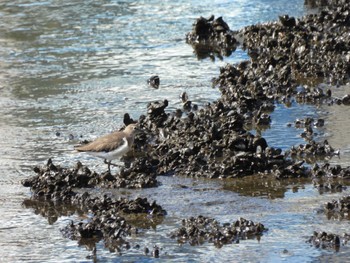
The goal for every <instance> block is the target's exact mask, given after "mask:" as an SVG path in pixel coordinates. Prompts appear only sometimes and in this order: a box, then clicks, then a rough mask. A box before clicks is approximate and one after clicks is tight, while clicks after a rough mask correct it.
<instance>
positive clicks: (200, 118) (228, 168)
mask: <svg viewBox="0 0 350 263" xmlns="http://www.w3.org/2000/svg"><path fill="white" fill-rule="evenodd" d="M329 2H331V1H329ZM308 4H310V5H317V4H318V3H317V1H314V2H313V3H308ZM349 27H350V5H349V4H348V3H346V1H334V3H328V6H325V7H321V11H320V12H319V13H318V14H314V15H308V16H305V17H303V18H299V19H298V18H293V17H289V16H287V15H281V17H280V19H279V21H276V22H273V23H267V24H259V25H252V26H249V27H246V28H243V29H241V30H239V31H237V32H233V31H231V30H230V28H229V26H228V25H227V24H226V23H225V21H224V20H223V19H222V18H220V17H218V18H215V17H214V16H212V17H210V18H207V19H206V18H203V17H201V18H199V19H197V21H196V22H195V23H194V25H193V31H192V32H190V33H188V34H187V36H186V40H187V42H188V43H189V44H191V45H193V47H194V50H195V53H196V54H200V56H209V57H210V56H214V57H215V56H226V55H229V54H231V53H232V52H234V50H235V48H236V47H237V46H238V45H241V46H242V47H243V48H244V49H245V50H246V51H247V52H248V54H249V55H250V57H251V59H250V60H249V61H243V62H241V63H239V64H237V65H232V64H228V65H227V66H225V67H223V68H221V70H220V75H219V76H218V77H217V78H215V79H214V80H213V86H215V87H216V88H218V89H220V91H221V94H222V95H221V98H220V99H218V100H217V101H215V102H213V103H210V104H208V105H206V106H205V107H202V108H198V107H197V106H196V105H195V104H193V103H192V102H191V100H190V98H188V97H187V96H184V99H183V103H184V105H183V106H184V107H183V108H182V109H177V110H176V111H174V112H171V113H169V112H166V108H167V106H168V102H167V101H166V100H164V101H159V102H155V103H151V104H149V105H148V107H147V113H146V114H145V115H143V116H141V117H140V118H139V120H138V123H139V127H140V128H141V129H142V130H143V133H141V134H139V135H138V136H137V137H136V139H135V140H136V143H135V149H134V154H133V155H132V156H128V157H126V158H125V159H124V161H125V163H126V166H125V168H122V169H121V170H120V171H119V172H117V173H116V174H110V173H108V172H106V173H102V174H98V173H96V172H92V171H91V170H90V169H89V168H88V167H87V166H85V165H82V164H81V163H77V165H76V167H72V168H62V167H60V166H59V165H56V164H54V163H53V162H52V161H51V160H49V161H48V162H47V164H46V165H45V166H38V167H36V168H34V172H35V173H36V175H34V176H32V177H30V178H28V179H25V180H24V181H23V182H22V183H23V185H24V186H26V187H30V188H31V191H32V193H33V195H32V199H33V200H32V201H33V203H30V202H29V201H28V200H27V201H26V202H25V203H26V204H27V205H28V207H33V206H35V205H38V203H35V201H38V202H39V201H40V203H41V204H45V203H53V204H54V205H59V206H63V207H64V206H69V207H76V208H73V209H72V211H82V212H83V213H84V211H85V212H86V213H87V212H89V213H90V214H91V215H90V217H89V220H87V221H84V222H83V221H81V222H71V224H69V225H67V227H66V228H65V229H62V230H61V231H62V233H63V235H64V236H65V237H67V238H70V239H73V240H78V243H87V244H89V248H90V249H91V250H92V252H93V253H92V257H94V244H96V243H97V242H99V241H100V240H103V242H104V244H105V246H106V247H107V248H108V249H110V251H114V252H118V253H127V250H128V249H130V247H134V246H137V244H131V243H130V242H129V241H128V238H129V237H130V236H132V235H137V234H138V227H135V226H134V225H135V224H134V223H131V222H132V220H129V219H128V214H137V215H138V214H140V215H147V216H144V217H143V218H141V217H140V218H141V219H140V220H138V219H136V221H142V222H144V224H145V225H152V224H153V223H154V222H156V224H161V222H162V218H163V217H166V216H167V215H166V214H167V213H166V211H165V210H164V209H163V208H162V207H161V206H159V205H157V203H156V201H153V202H151V203H150V202H149V201H148V200H147V199H145V198H141V197H140V198H137V199H134V200H128V199H125V198H120V197H118V196H110V195H105V194H104V193H103V191H101V196H95V195H91V194H90V193H89V189H99V188H101V189H105V188H107V189H108V188H131V189H132V188H144V187H157V186H158V185H159V182H158V181H157V177H158V176H185V177H191V178H209V179H211V178H219V179H223V180H227V179H233V180H234V179H235V178H242V177H243V178H244V177H247V176H249V177H251V176H259V177H261V178H262V180H264V178H269V180H270V179H272V180H282V181H283V180H286V179H288V180H299V179H301V178H303V179H304V178H305V179H307V180H310V182H311V181H312V182H314V184H315V186H316V187H318V188H319V189H321V190H324V191H327V189H329V190H330V191H331V190H335V191H336V190H338V191H341V190H342V189H344V188H346V185H347V184H348V182H347V180H348V179H349V178H350V168H349V167H341V166H339V165H338V166H332V165H329V164H328V163H327V160H328V159H330V158H332V157H334V156H338V155H339V152H338V151H337V149H334V148H333V147H332V146H331V145H329V143H328V142H327V141H318V138H317V133H316V132H314V131H316V130H317V128H318V126H320V125H324V124H322V119H316V120H315V119H309V120H295V123H294V124H291V125H295V126H296V127H299V128H301V129H302V133H303V135H302V136H303V138H304V139H305V144H304V145H299V146H296V147H293V148H291V149H290V150H288V151H282V150H281V149H280V148H278V145H268V144H267V142H266V140H265V139H264V138H263V137H262V136H261V135H260V134H259V132H256V133H253V132H252V130H255V131H259V130H262V129H268V127H269V125H270V123H271V116H270V113H271V112H273V110H274V107H275V104H276V103H283V104H285V105H288V104H289V103H291V102H292V101H296V102H298V103H300V104H313V105H322V104H327V105H340V104H342V105H345V106H346V105H349V104H350V103H349V101H350V99H349V96H350V95H344V96H343V97H340V98H338V97H334V96H333V95H332V94H333V92H332V90H333V89H334V88H336V87H337V85H342V84H344V83H346V82H348V81H349V72H350V44H349V43H350V35H349V34H348V32H349ZM203 49H204V51H203ZM125 124H127V123H125ZM135 153H136V154H135ZM135 156H136V157H135ZM102 193H103V194H102ZM320 206H322V204H320ZM324 206H325V208H324V213H327V214H328V215H331V216H332V215H334V216H342V217H344V215H345V217H346V215H347V213H348V207H349V206H350V204H349V198H346V197H344V198H343V199H341V200H338V201H332V200H330V201H329V202H328V203H327V204H325V205H324ZM58 216H59V215H58ZM134 221H135V219H134ZM182 223H183V225H182V226H179V229H174V230H173V232H172V233H169V238H171V237H173V238H178V240H179V242H188V243H190V244H191V245H196V244H200V243H202V242H211V243H213V244H215V245H216V246H219V247H220V246H223V245H226V244H232V243H236V242H241V241H242V242H244V240H245V239H248V238H257V239H259V238H263V235H264V233H265V232H266V231H268V230H267V229H269V222H252V221H251V220H249V219H237V221H235V222H230V223H226V224H221V223H220V222H216V221H215V219H214V218H207V217H206V215H193V218H184V219H183V222H182ZM141 225H142V224H141ZM313 231H314V230H312V229H310V233H309V236H310V239H309V241H310V242H311V243H312V244H313V245H315V246H316V247H321V248H332V249H334V248H335V249H336V250H338V249H339V247H340V246H341V245H345V244H346V243H347V238H348V236H349V234H346V235H344V236H340V235H339V233H335V234H332V233H331V234H324V233H321V234H318V233H313ZM305 241H307V240H305ZM140 253H142V254H145V255H147V256H151V257H161V256H162V253H163V251H162V250H160V249H159V247H157V246H155V247H153V248H144V249H143V248H142V249H141V248H140Z"/></svg>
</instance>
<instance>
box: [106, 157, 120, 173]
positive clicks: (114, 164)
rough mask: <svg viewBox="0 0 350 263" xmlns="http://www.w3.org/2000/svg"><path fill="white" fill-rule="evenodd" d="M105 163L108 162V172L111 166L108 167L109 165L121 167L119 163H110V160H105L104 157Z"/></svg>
mask: <svg viewBox="0 0 350 263" xmlns="http://www.w3.org/2000/svg"><path fill="white" fill-rule="evenodd" d="M105 163H106V164H108V171H109V172H110V171H111V168H110V167H111V165H113V166H116V167H121V165H119V164H116V163H112V161H107V160H106V159H105Z"/></svg>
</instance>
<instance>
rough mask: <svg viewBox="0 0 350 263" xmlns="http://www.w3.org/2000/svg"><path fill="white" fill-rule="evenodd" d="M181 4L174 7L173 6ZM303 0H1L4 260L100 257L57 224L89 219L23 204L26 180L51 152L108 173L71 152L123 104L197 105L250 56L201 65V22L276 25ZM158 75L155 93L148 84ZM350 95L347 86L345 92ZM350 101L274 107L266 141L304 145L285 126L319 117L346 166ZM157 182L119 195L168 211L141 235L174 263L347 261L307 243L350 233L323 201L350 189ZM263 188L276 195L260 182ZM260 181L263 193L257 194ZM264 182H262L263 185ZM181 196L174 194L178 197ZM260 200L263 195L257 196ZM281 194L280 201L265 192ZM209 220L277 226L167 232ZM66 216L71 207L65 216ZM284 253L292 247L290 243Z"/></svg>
mask: <svg viewBox="0 0 350 263" xmlns="http://www.w3.org/2000/svg"><path fill="white" fill-rule="evenodd" d="M175 2H176V3H175ZM308 11H309V10H306V9H304V7H303V1H301V0H296V1H287V0H275V1H268V0H264V1H263V0H260V1H259V0H251V1H223V0H222V1H206V0H204V1H142V2H141V1H140V3H138V1H137V2H135V1H123V2H120V1H110V0H108V1H107V0H104V1H98V2H97V1H70V2H69V3H68V2H67V3H63V2H62V1H50V0H49V1H42V2H37V1H2V2H1V3H0V16H1V18H2V19H1V22H0V41H1V49H0V80H1V81H0V94H1V96H0V156H1V158H0V171H1V174H2V175H1V177H0V204H1V205H0V214H1V219H0V222H1V226H0V245H1V248H2V249H1V252H0V257H1V262H20V261H21V262H23V261H26V262H83V261H91V260H88V259H86V256H88V255H89V254H90V251H88V250H87V249H86V248H85V247H83V246H78V245H77V242H76V241H71V240H68V239H65V238H63V237H62V235H61V233H60V232H59V229H60V228H61V227H64V226H65V225H66V224H67V223H68V222H69V220H71V219H76V218H80V217H81V215H77V214H73V215H71V213H70V212H69V211H68V212H67V211H64V212H62V211H61V210H59V209H58V208H55V207H45V205H44V204H42V205H37V206H36V207H35V208H34V207H33V206H30V205H28V204H27V203H23V201H24V200H27V199H29V198H30V192H29V190H28V188H24V187H22V186H21V184H20V180H22V179H24V178H26V177H27V176H30V175H33V173H32V171H31V170H32V168H33V167H34V166H35V165H37V164H44V163H45V161H46V160H47V159H48V158H50V157H53V159H54V162H55V163H56V162H57V163H61V164H62V165H67V166H68V165H72V164H74V163H75V162H76V161H77V160H81V161H82V162H83V163H84V164H87V165H89V167H91V168H92V169H96V170H98V171H101V170H102V169H104V168H105V167H104V165H103V164H102V162H101V161H100V160H96V159H93V158H90V157H87V156H84V155H79V154H75V153H73V145H75V144H76V143H77V142H78V141H79V140H82V139H91V138H95V137H97V136H99V135H102V134H105V133H108V132H110V131H112V130H114V129H116V128H119V127H120V126H121V125H122V117H123V114H124V113H125V112H128V113H130V115H131V116H132V117H134V118H138V117H139V116H140V115H141V114H144V113H145V112H146V105H147V103H148V102H150V101H154V100H163V99H168V100H169V104H170V105H169V110H172V109H175V108H178V107H181V100H180V98H179V95H180V94H181V93H182V92H183V91H186V92H187V93H188V94H189V97H190V99H191V100H192V101H193V102H195V103H197V104H198V105H199V106H201V105H203V104H205V103H207V102H210V101H213V100H215V99H216V98H218V97H219V96H220V94H219V91H218V90H216V89H213V88H211V83H210V80H211V79H212V78H213V77H216V76H217V75H218V73H219V67H220V66H223V65H225V63H227V62H230V63H235V62H237V61H240V60H243V59H247V55H246V54H245V52H243V51H242V50H240V49H239V48H238V49H237V50H236V52H235V53H233V54H232V55H231V56H230V57H229V58H224V60H223V61H221V60H220V59H215V61H212V60H210V59H209V58H207V59H204V60H199V59H198V58H197V57H196V56H195V55H194V53H193V50H192V48H191V46H189V45H187V44H186V43H185V40H184V38H185V34H186V33H187V32H189V31H190V30H191V25H192V23H193V22H194V21H195V19H196V18H198V17H199V16H204V17H209V16H210V15H211V14H214V15H216V16H223V18H224V20H225V21H226V22H227V23H228V25H229V26H230V27H231V29H234V30H236V29H240V28H242V27H243V26H246V25H250V24H253V23H259V22H266V21H271V20H274V19H276V18H278V15H281V14H285V13H288V14H289V15H293V16H301V15H303V14H305V13H306V12H308ZM153 74H158V75H159V76H160V81H161V85H160V88H159V89H158V90H155V89H152V88H150V87H148V86H147V85H146V80H147V79H148V78H149V77H150V76H151V75H153ZM337 92H338V93H339V96H340V97H341V96H342V95H344V94H347V93H348V92H349V87H340V88H339V89H338V90H337ZM348 112H349V110H348V108H346V107H344V106H343V107H341V106H331V107H330V106H321V107H315V106H310V105H298V104H296V103H293V104H292V106H291V107H289V108H287V107H286V106H284V105H277V108H276V110H275V111H274V112H273V113H272V115H271V117H272V124H271V129H268V130H265V131H262V134H263V136H265V137H266V139H267V141H268V143H269V145H271V146H274V147H280V148H282V149H283V150H285V149H288V148H289V147H290V146H292V145H296V144H300V143H304V141H303V140H302V138H301V137H300V136H299V134H300V133H301V131H300V130H297V129H295V128H293V127H287V124H288V123H293V122H294V120H295V119H296V118H305V117H307V116H308V117H310V116H311V117H315V118H317V117H322V118H325V120H326V127H324V128H323V129H321V130H320V131H318V132H319V134H320V136H319V139H325V138H327V139H328V140H329V142H330V144H331V145H332V146H334V147H335V148H339V149H340V150H341V157H340V159H338V158H333V159H332V160H331V162H332V163H341V164H342V165H349V163H350V157H349V156H350V140H348V138H347V131H348V129H349V128H350V127H349V126H350V124H349V122H347V121H344V120H346V117H347V116H348ZM159 180H160V181H161V182H162V185H161V186H160V187H159V188H155V189H144V190H119V192H118V191H116V192H117V193H118V194H123V195H127V196H146V197H148V198H149V199H150V200H156V201H157V203H159V204H160V205H162V206H163V208H164V209H166V210H167V211H168V216H167V217H165V219H164V221H163V222H162V224H159V225H157V226H154V227H153V228H152V227H151V228H150V229H148V230H143V231H142V234H141V235H140V236H137V237H132V238H131V242H132V243H135V244H136V243H137V244H140V246H141V248H143V247H144V246H148V247H150V248H151V247H153V245H158V246H160V247H161V248H162V250H161V259H166V261H174V262H184V261H186V262H199V261H201V262H215V261H217V262H220V261H221V262H223V261H228V260H229V261H251V262H257V261H259V262H273V261H275V262H279V261H282V260H286V261H287V260H288V262H301V261H303V262H307V261H309V262H310V261H316V260H325V261H326V260H328V259H332V260H334V259H336V260H340V261H341V260H342V259H346V258H347V257H348V256H349V252H348V251H346V250H344V251H342V250H341V252H339V253H334V252H332V251H321V250H318V249H316V248H313V247H310V246H309V244H307V243H305V240H306V239H307V237H308V236H311V235H312V231H313V230H316V231H317V230H325V231H333V230H334V231H333V232H336V233H341V231H342V230H344V231H347V229H348V227H349V222H348V221H341V222H334V221H332V220H328V219H327V218H326V217H325V216H324V215H323V214H316V212H315V209H316V208H318V207H319V206H320V205H321V204H322V203H323V202H325V201H329V200H331V199H335V198H338V197H339V196H342V195H345V194H346V193H348V192H349V191H345V192H343V193H335V194H324V195H320V194H319V193H318V191H317V189H315V188H314V187H313V186H312V185H311V184H310V183H309V182H300V181H297V182H295V181H294V182H276V181H272V182H271V183H270V184H269V185H266V184H265V185H264V184H263V183H261V184H259V183H258V182H256V180H254V182H256V183H257V186H256V189H258V190H256V189H255V188H253V187H252V185H251V184H249V183H248V184H247V182H246V181H248V179H247V180H235V181H219V180H194V179H187V178H178V177H161V178H159ZM263 187H265V189H263ZM252 188H253V189H252ZM259 189H260V190H259ZM169 193H171V194H169ZM252 195H254V196H255V197H252ZM267 197H270V198H267ZM200 214H201V215H204V216H207V217H214V218H216V219H217V220H219V221H220V222H232V221H235V220H236V219H237V218H238V217H240V216H242V217H244V218H247V219H251V220H253V221H260V222H262V223H263V224H264V225H265V226H266V227H268V228H269V229H270V230H269V231H268V232H267V233H266V234H264V235H263V237H262V238H261V240H260V242H258V241H257V240H246V241H242V242H241V243H240V244H236V245H227V246H224V247H223V248H220V249H219V248H215V247H214V246H213V245H212V244H204V245H201V246H198V247H191V246H189V245H182V246H179V245H178V244H177V243H176V241H174V240H171V239H170V238H169V237H168V236H167V235H168V233H169V232H170V231H172V230H174V229H175V228H177V227H178V226H179V225H180V220H181V219H182V218H185V217H189V216H197V215H200ZM56 215H61V216H58V217H57V218H56ZM97 248H98V250H97V251H98V252H97V256H98V260H99V261H114V262H130V261H143V262H150V261H153V260H154V261H156V260H155V259H152V258H149V257H146V256H142V249H141V251H140V250H137V249H131V250H130V251H127V252H126V253H125V254H123V255H122V256H118V255H117V254H116V253H110V252H109V251H108V250H106V249H104V248H103V244H101V243H99V244H98V245H97ZM285 249H286V250H287V251H285Z"/></svg>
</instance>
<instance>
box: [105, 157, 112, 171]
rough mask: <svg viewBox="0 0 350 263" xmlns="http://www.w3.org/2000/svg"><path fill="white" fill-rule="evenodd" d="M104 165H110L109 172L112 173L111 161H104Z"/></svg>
mask: <svg viewBox="0 0 350 263" xmlns="http://www.w3.org/2000/svg"><path fill="white" fill-rule="evenodd" d="M104 163H105V164H107V165H108V172H109V173H111V161H109V162H108V161H107V159H105V160H104Z"/></svg>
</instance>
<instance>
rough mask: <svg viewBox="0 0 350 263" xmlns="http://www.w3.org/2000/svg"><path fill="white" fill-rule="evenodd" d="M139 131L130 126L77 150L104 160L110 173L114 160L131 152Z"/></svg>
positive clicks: (133, 125)
mask: <svg viewBox="0 0 350 263" xmlns="http://www.w3.org/2000/svg"><path fill="white" fill-rule="evenodd" d="M137 131H138V129H137V127H136V124H129V125H128V126H127V127H126V128H125V129H124V130H123V131H116V132H113V133H110V134H107V135H104V136H102V137H99V138H97V139H96V140H94V141H92V142H90V143H88V144H86V145H82V146H79V147H77V148H75V149H76V150H77V151H78V152H86V153H87V154H90V155H93V156H96V157H100V158H103V159H104V160H105V163H106V164H108V171H109V172H110V171H111V169H110V166H111V164H112V163H111V162H112V160H115V159H118V158H121V157H122V156H123V155H124V154H126V153H127V152H129V151H130V149H131V147H132V145H133V143H134V137H135V133H136V132H137ZM112 165H116V164H112Z"/></svg>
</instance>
